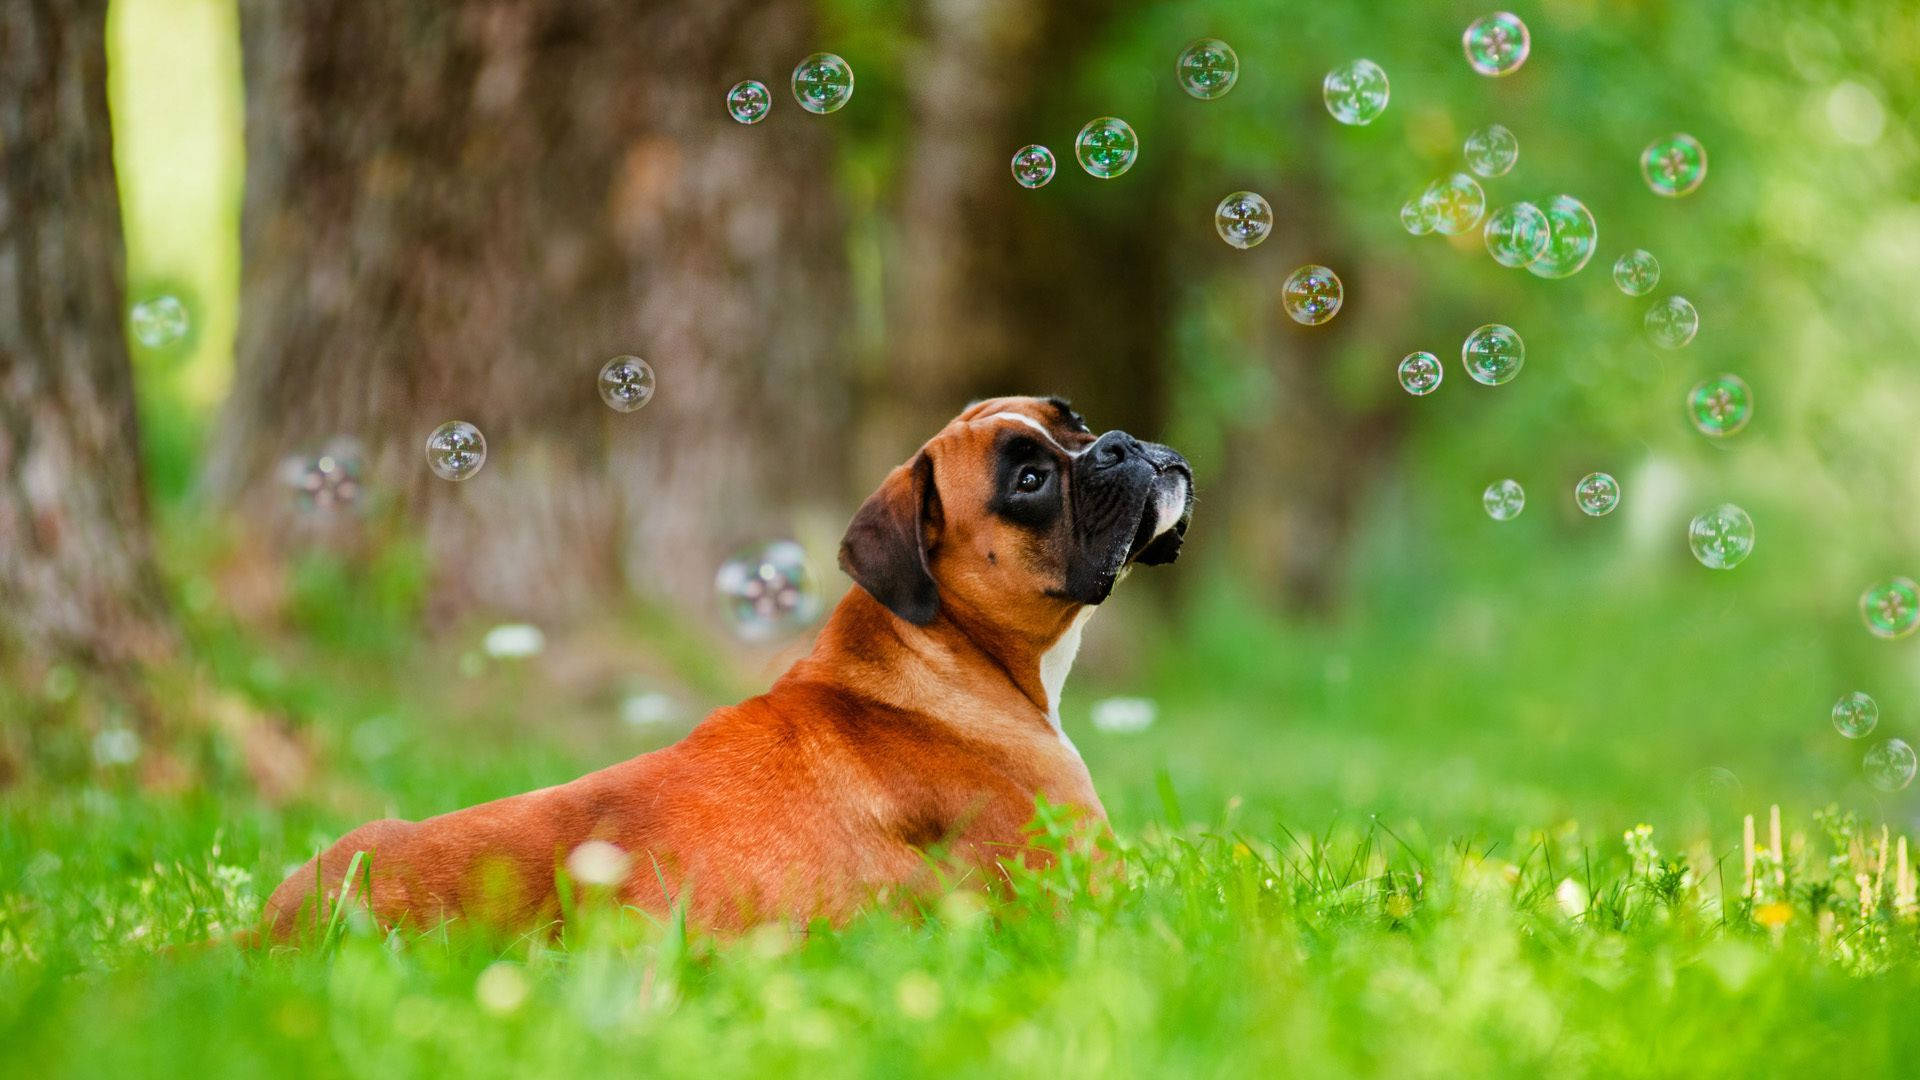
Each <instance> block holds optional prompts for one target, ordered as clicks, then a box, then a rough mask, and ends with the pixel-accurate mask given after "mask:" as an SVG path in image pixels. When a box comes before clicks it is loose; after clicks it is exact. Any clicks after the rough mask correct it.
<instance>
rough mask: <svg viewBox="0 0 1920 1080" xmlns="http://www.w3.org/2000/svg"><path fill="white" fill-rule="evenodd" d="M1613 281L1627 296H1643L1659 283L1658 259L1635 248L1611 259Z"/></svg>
mask: <svg viewBox="0 0 1920 1080" xmlns="http://www.w3.org/2000/svg"><path fill="white" fill-rule="evenodd" d="M1613 283H1614V284H1615V285H1618V286H1619V287H1620V291H1621V292H1623V293H1626V294H1627V295H1628V296H1645V295H1647V294H1648V293H1650V292H1652V291H1653V287H1654V286H1655V285H1658V284H1660V260H1659V259H1656V258H1654V257H1653V252H1651V251H1645V250H1642V249H1640V248H1635V249H1633V250H1632V251H1629V252H1627V253H1626V254H1625V255H1622V256H1620V257H1619V258H1618V259H1615V260H1613Z"/></svg>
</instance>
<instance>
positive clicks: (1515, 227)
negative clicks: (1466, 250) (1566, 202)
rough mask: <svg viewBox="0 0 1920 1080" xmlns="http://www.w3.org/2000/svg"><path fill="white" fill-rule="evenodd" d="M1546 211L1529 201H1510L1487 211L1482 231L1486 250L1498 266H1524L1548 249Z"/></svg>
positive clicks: (1548, 230)
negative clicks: (1496, 208)
mask: <svg viewBox="0 0 1920 1080" xmlns="http://www.w3.org/2000/svg"><path fill="white" fill-rule="evenodd" d="M1550 231H1551V230H1550V229H1549V227H1548V225H1547V215H1545V214H1543V213H1541V212H1540V208H1539V207H1537V206H1535V205H1533V204H1532V203H1530V202H1518V203H1511V204H1509V205H1507V206H1503V207H1501V208H1500V209H1498V210H1495V211H1494V212H1493V213H1491V214H1489V215H1487V224H1486V228H1485V229H1483V230H1482V231H1481V235H1482V236H1483V237H1484V238H1485V240H1486V242H1487V254H1489V255H1491V256H1493V261H1494V262H1497V263H1499V264H1500V265H1501V266H1525V265H1527V264H1528V263H1531V262H1533V261H1534V260H1535V259H1538V258H1539V257H1540V255H1541V254H1542V253H1543V252H1545V251H1546V250H1547V238H1548V234H1549V232H1550Z"/></svg>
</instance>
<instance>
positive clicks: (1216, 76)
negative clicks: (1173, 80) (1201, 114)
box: [1173, 38, 1240, 101]
mask: <svg viewBox="0 0 1920 1080" xmlns="http://www.w3.org/2000/svg"><path fill="white" fill-rule="evenodd" d="M1173 71H1174V74H1175V75H1176V76H1178V77H1179V79H1180V87H1181V89H1183V90H1185V91H1186V92H1187V93H1188V94H1190V95H1192V96H1194V97H1197V98H1199V99H1200V100H1201V101H1212V100H1213V99H1214V98H1217V97H1223V96H1225V95H1226V92H1227V91H1229V90H1231V89H1233V84H1234V83H1236V82H1239V81H1240V58H1239V57H1238V56H1235V55H1234V52H1233V47H1232V46H1230V45H1228V44H1227V43H1226V42H1224V41H1221V40H1220V39H1218V38H1201V39H1200V40H1199V41H1196V42H1194V43H1193V44H1191V45H1189V46H1187V47H1186V48H1185V49H1184V50H1182V51H1181V53H1180V58H1179V59H1178V60H1176V61H1174V64H1173Z"/></svg>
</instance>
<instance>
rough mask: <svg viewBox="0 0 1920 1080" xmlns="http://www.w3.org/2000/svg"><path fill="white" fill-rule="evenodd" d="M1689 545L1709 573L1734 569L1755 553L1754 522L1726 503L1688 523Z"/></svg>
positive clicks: (1737, 508)
mask: <svg viewBox="0 0 1920 1080" xmlns="http://www.w3.org/2000/svg"><path fill="white" fill-rule="evenodd" d="M1687 546H1688V547H1690V548H1692V549H1693V557H1694V558H1696V559H1698V560H1700V565H1702V566H1704V567H1706V568H1707V569H1709V570H1731V569H1733V568H1734V567H1736V566H1739V565H1740V564H1741V563H1743V562H1745V561H1746V559H1747V556H1749V555H1751V554H1753V519H1752V518H1750V517H1748V516H1747V512H1746V511H1745V510H1742V509H1740V508H1739V507H1737V506H1735V505H1733V504H1732V503H1725V504H1722V505H1720V506H1716V507H1714V508H1713V509H1711V510H1708V511H1707V512H1706V513H1703V514H1700V515H1699V516H1697V517H1695V518H1694V519H1693V520H1692V521H1691V522H1688V523H1687Z"/></svg>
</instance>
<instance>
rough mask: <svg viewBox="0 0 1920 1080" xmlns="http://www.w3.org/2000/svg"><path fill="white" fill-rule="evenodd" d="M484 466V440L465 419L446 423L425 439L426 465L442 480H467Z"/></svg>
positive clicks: (484, 437)
mask: <svg viewBox="0 0 1920 1080" xmlns="http://www.w3.org/2000/svg"><path fill="white" fill-rule="evenodd" d="M486 463H487V439H486V436H484V435H482V434H480V429H479V428H477V427H474V426H473V425H472V424H469V423H467V422H466V421H465V420H449V421H447V422H446V423H444V424H441V425H440V426H439V427H437V428H434V429H433V434H431V435H429V436H427V465H428V466H429V467H430V468H432V469H433V475H435V476H437V477H439V478H440V479H442V480H466V479H469V478H471V477H472V476H473V474H475V473H477V472H479V471H480V467H481V466H482V465H485V464H486Z"/></svg>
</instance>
